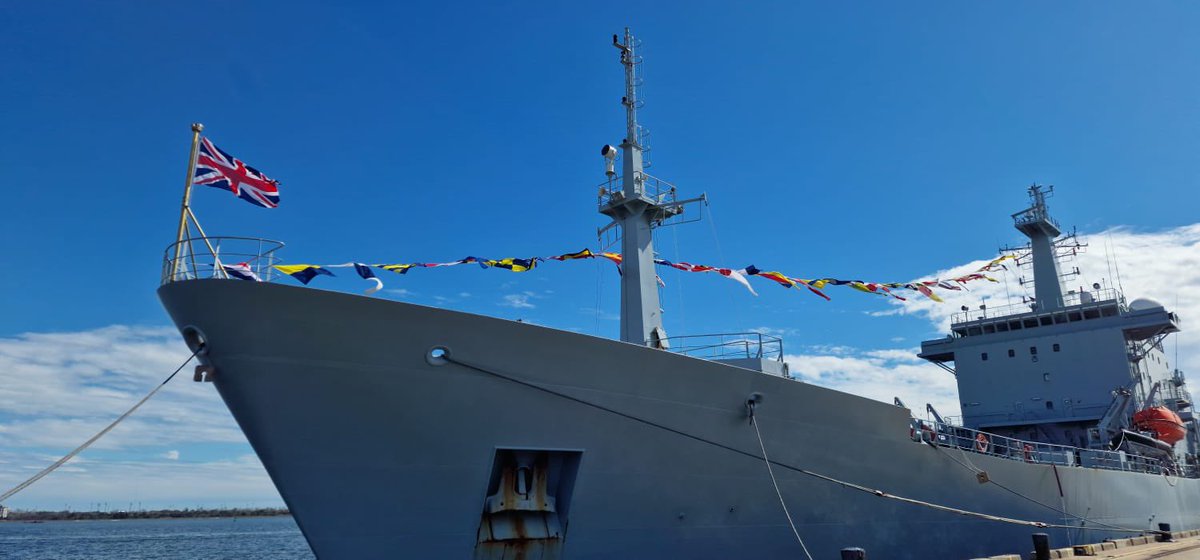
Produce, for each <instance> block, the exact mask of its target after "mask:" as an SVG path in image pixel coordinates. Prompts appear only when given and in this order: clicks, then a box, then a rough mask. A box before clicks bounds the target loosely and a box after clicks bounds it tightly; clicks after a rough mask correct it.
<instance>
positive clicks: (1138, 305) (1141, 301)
mask: <svg viewBox="0 0 1200 560" xmlns="http://www.w3.org/2000/svg"><path fill="white" fill-rule="evenodd" d="M1162 306H1163V304H1161V303H1158V302H1157V301H1154V300H1152V299H1150V298H1137V299H1135V300H1133V301H1131V302H1129V309H1130V310H1131V311H1145V310H1147V309H1162Z"/></svg>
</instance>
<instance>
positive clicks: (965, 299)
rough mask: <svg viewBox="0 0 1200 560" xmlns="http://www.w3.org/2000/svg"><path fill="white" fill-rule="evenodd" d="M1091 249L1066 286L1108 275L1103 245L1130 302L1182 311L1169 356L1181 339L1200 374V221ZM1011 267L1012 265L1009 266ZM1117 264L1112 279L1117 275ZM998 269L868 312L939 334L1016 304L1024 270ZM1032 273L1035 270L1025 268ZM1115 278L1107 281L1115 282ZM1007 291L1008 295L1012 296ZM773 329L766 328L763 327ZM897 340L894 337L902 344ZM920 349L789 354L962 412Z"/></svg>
mask: <svg viewBox="0 0 1200 560" xmlns="http://www.w3.org/2000/svg"><path fill="white" fill-rule="evenodd" d="M1090 242H1091V246H1090V247H1089V251H1088V252H1085V253H1082V254H1079V255H1077V257H1076V259H1075V260H1074V261H1073V262H1071V263H1070V264H1069V266H1072V267H1075V266H1077V267H1079V270H1080V272H1081V273H1082V274H1081V276H1080V277H1079V278H1076V279H1074V280H1072V281H1070V283H1069V285H1068V286H1067V287H1066V289H1067V290H1070V289H1078V288H1079V286H1091V284H1092V283H1093V282H1100V281H1101V278H1107V277H1108V276H1109V274H1108V269H1109V264H1108V260H1109V259H1108V258H1107V255H1106V250H1105V248H1106V246H1107V247H1108V251H1107V252H1108V253H1109V254H1111V256H1112V260H1113V261H1115V262H1116V263H1118V264H1119V271H1120V284H1121V285H1122V286H1123V288H1124V293H1125V295H1126V297H1127V298H1128V299H1129V300H1130V301H1132V300H1133V299H1136V298H1140V297H1149V298H1152V299H1155V300H1157V301H1159V302H1160V303H1162V304H1164V305H1165V306H1166V307H1167V308H1168V309H1170V310H1173V311H1175V312H1177V313H1178V314H1179V315H1180V317H1181V319H1182V321H1183V325H1184V327H1185V328H1184V330H1183V332H1181V333H1178V334H1175V335H1172V337H1173V338H1174V339H1175V340H1174V341H1168V343H1167V346H1166V348H1167V350H1168V355H1170V356H1172V360H1173V351H1174V349H1175V348H1174V346H1173V344H1175V343H1177V344H1178V350H1179V357H1180V360H1179V361H1180V364H1178V365H1179V366H1181V369H1183V370H1184V372H1185V373H1187V372H1188V371H1189V370H1190V371H1191V372H1193V374H1200V371H1197V370H1200V330H1196V329H1192V330H1189V329H1187V325H1188V324H1189V320H1191V321H1200V224H1194V225H1190V226H1184V227H1179V228H1174V229H1169V230H1164V231H1158V232H1137V231H1134V230H1131V229H1128V228H1115V229H1111V230H1107V231H1104V232H1101V233H1099V234H1095V235H1093V236H1091V239H1090ZM986 263H987V261H986V260H980V261H974V262H970V263H965V264H963V265H960V266H956V267H952V268H948V269H943V270H938V271H934V272H932V273H930V274H928V275H926V276H923V277H922V278H920V279H921V280H927V279H931V278H952V277H955V276H959V275H962V274H966V273H969V272H973V271H975V270H977V269H978V268H979V267H981V266H983V265H984V264H986ZM1010 269H1014V267H1012V266H1010ZM1116 270H1117V269H1116V268H1114V274H1113V276H1116V274H1115V272H1116ZM1004 274H1005V273H1004V272H1002V271H997V272H996V273H994V274H993V276H995V277H996V278H997V279H1001V280H1003V279H1007V286H1006V284H1005V282H1003V281H1001V282H999V283H991V282H986V281H978V282H970V283H969V284H968V286H969V287H970V291H961V292H955V291H947V290H939V291H938V293H939V295H941V296H942V297H943V299H945V300H946V301H945V303H937V302H934V301H932V300H929V299H926V298H924V297H921V296H919V295H917V294H915V293H914V294H913V295H912V297H909V298H908V301H905V302H901V301H899V300H895V299H891V300H889V301H890V302H891V303H892V304H893V305H895V306H896V307H895V308H893V309H889V310H886V311H879V312H873V313H870V315H873V316H880V317H882V316H890V315H912V316H916V317H920V318H923V319H926V320H927V321H929V322H930V324H931V325H932V326H933V327H934V328H935V329H936V330H937V331H939V332H949V330H950V321H951V316H952V315H953V314H954V313H957V312H959V311H960V310H959V308H960V306H963V305H966V306H968V307H970V308H972V309H975V308H977V307H978V305H979V303H980V302H981V301H986V302H987V305H988V307H989V309H995V308H997V307H999V306H1002V305H1005V304H1006V303H1009V302H1010V301H1011V302H1012V303H1016V304H1019V303H1020V296H1021V294H1023V293H1024V290H1023V288H1022V287H1021V285H1020V284H1019V283H1018V282H1017V278H1018V277H1019V276H1020V275H1021V272H1019V271H1017V270H1015V269H1014V270H1011V271H1010V272H1008V273H1007V274H1008V276H1007V278H1005V276H1004ZM1024 274H1025V276H1026V277H1027V278H1028V277H1030V276H1031V274H1030V273H1029V272H1028V271H1025V272H1024ZM1115 280H1116V279H1115V278H1113V279H1112V280H1107V279H1106V280H1105V281H1104V283H1105V284H1106V285H1113V284H1116V282H1115ZM1008 296H1011V298H1012V299H1011V300H1010V299H1009V297H1008ZM762 330H768V329H762ZM903 340H904V339H903V338H899V337H897V338H893V339H892V341H893V342H900V341H903ZM915 353H916V349H877V350H870V349H856V348H849V347H845V346H826V347H810V348H808V349H807V352H806V353H804V354H800V355H788V356H786V359H787V361H788V363H789V364H790V367H791V370H792V373H793V375H795V376H797V377H799V378H801V379H803V380H805V381H808V382H810V383H814V384H817V385H822V386H825V387H830V388H834V389H838V390H841V391H846V392H849V393H854V394H857V395H861V396H865V397H868V398H872V399H876V400H880V401H884V402H892V398H893V397H896V396H899V397H900V398H901V400H903V401H904V402H905V404H907V405H909V406H910V407H911V408H912V409H913V412H914V414H917V415H918V416H922V417H923V416H924V408H925V407H924V405H925V403H931V404H933V406H934V407H935V408H936V409H938V411H939V412H941V413H942V414H943V415H952V416H953V415H958V414H960V410H959V403H958V391H957V387H956V385H955V381H954V378H953V377H952V376H951V375H950V374H949V373H946V372H944V371H942V370H940V369H938V368H937V367H936V366H933V365H931V364H926V363H924V362H922V361H921V360H919V359H917V358H916V357H915Z"/></svg>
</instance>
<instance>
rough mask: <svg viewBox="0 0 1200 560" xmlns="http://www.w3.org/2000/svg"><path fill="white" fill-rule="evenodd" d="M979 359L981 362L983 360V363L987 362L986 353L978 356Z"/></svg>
mask: <svg viewBox="0 0 1200 560" xmlns="http://www.w3.org/2000/svg"><path fill="white" fill-rule="evenodd" d="M979 359H981V360H983V361H985V362H986V361H987V352H984V353H982V354H980V355H979Z"/></svg>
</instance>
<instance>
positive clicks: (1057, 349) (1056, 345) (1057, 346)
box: [1054, 343, 1062, 352]
mask: <svg viewBox="0 0 1200 560" xmlns="http://www.w3.org/2000/svg"><path fill="white" fill-rule="evenodd" d="M1059 350H1062V347H1060V346H1059V345H1058V343H1055V344H1054V351H1055V352H1058V351H1059Z"/></svg>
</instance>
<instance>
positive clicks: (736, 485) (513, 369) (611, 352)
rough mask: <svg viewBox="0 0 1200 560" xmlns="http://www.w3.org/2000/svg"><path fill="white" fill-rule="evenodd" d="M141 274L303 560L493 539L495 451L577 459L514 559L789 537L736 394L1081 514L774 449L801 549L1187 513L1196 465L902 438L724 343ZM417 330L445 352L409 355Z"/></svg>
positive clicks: (905, 471) (899, 411)
mask: <svg viewBox="0 0 1200 560" xmlns="http://www.w3.org/2000/svg"><path fill="white" fill-rule="evenodd" d="M159 295H160V298H161V299H162V301H163V303H164V306H165V307H166V309H167V311H168V313H169V314H170V315H171V317H172V319H173V320H174V322H175V324H176V325H177V326H178V327H179V328H180V329H181V330H184V329H197V330H198V332H201V333H203V336H204V337H205V339H206V342H207V348H206V354H205V355H204V356H203V360H204V362H205V363H206V364H208V365H210V366H211V368H212V371H213V374H212V378H213V380H214V385H215V386H216V389H217V390H218V392H219V393H220V395H221V397H222V398H223V399H224V401H225V403H226V405H227V406H228V407H229V410H230V411H231V412H232V414H233V416H234V418H235V419H236V421H237V422H238V424H239V426H240V427H241V429H242V430H243V432H245V434H246V437H247V439H248V440H249V442H250V444H251V445H252V446H253V448H254V450H255V452H256V453H257V454H258V456H259V458H260V459H261V460H262V463H263V465H264V466H265V467H266V469H267V472H268V473H269V475H270V476H271V479H272V480H273V482H274V483H275V485H276V487H277V488H278V489H279V492H280V494H281V495H282V497H283V499H284V500H285V501H286V503H287V505H288V507H289V508H290V509H291V510H292V512H293V514H294V516H295V518H296V521H297V523H298V524H299V525H300V527H301V530H302V531H303V532H304V535H305V537H306V538H307V539H308V542H309V544H310V545H311V547H312V548H313V551H314V552H315V553H316V554H317V556H318V557H319V558H322V559H339V558H482V557H487V558H500V557H504V556H505V554H509V555H510V556H512V554H511V553H512V552H513V549H505V550H508V552H497V551H496V549H495V548H494V543H493V544H484V545H481V544H479V541H480V538H479V535H480V525H481V515H482V514H483V511H484V504H485V499H486V498H487V494H488V488H489V479H491V478H492V477H493V462H494V460H495V458H496V456H497V455H496V450H497V449H535V450H565V452H569V453H572V454H574V456H577V457H578V458H579V459H578V466H577V471H576V472H574V473H573V476H574V484H573V487H572V488H571V492H570V510H569V514H566V515H565V520H564V527H563V529H564V530H565V532H564V534H563V535H562V538H561V539H559V540H558V541H556V543H557V544H555V546H554V547H553V548H545V549H542V548H537V547H534V548H533V549H530V550H532V552H530V551H529V550H517V551H516V552H517V553H522V554H525V556H523V557H528V558H537V557H550V556H553V557H561V558H571V559H592V558H594V559H599V558H714V559H716V558H722V559H724V558H737V557H748V556H751V555H753V556H754V557H757V558H767V559H770V558H789V559H790V558H797V557H801V554H800V552H799V545H798V544H797V543H796V541H795V538H794V537H793V535H792V531H791V529H790V528H789V527H788V524H787V520H786V518H785V516H784V514H783V511H782V510H781V508H780V505H779V499H778V497H777V495H776V491H775V488H774V486H773V485H772V483H771V479H770V477H769V476H768V472H767V469H766V465H765V464H764V462H763V460H762V459H761V458H757V459H756V458H754V457H753V456H759V455H760V454H761V453H760V451H759V442H758V439H757V438H756V436H755V431H754V428H753V427H752V426H751V425H750V424H749V423H748V421H747V414H746V410H747V409H746V399H747V398H748V397H749V396H750V395H751V394H753V393H760V394H761V395H763V397H764V398H763V402H762V403H761V404H760V405H759V406H758V407H757V412H756V414H757V418H758V426H759V428H760V429H761V431H762V435H763V439H764V444H765V447H766V449H767V452H768V454H769V455H770V456H771V459H772V460H774V461H777V462H778V463H780V464H783V465H789V466H794V467H798V468H802V469H805V470H807V471H811V472H815V473H820V474H823V475H827V476H831V477H835V478H837V479H840V480H844V481H847V482H852V483H856V484H861V485H863V486H868V487H871V488H878V489H881V490H884V491H886V492H889V493H891V494H895V495H900V496H906V497H910V498H915V499H919V500H924V501H928V502H931V503H937V504H943V505H947V506H952V507H956V508H962V509H965V510H972V511H978V512H984V513H988V514H992V515H997V516H1004V517H1010V518H1017V519H1027V520H1037V521H1044V522H1049V523H1066V524H1075V525H1078V524H1079V521H1078V520H1076V519H1066V520H1064V519H1063V517H1064V516H1063V515H1062V514H1060V513H1056V512H1054V511H1052V510H1051V509H1048V508H1047V507H1046V506H1044V505H1039V504H1037V503H1034V501H1038V502H1042V503H1043V504H1049V505H1051V506H1053V507H1057V508H1060V509H1061V508H1065V510H1066V511H1068V512H1070V513H1072V514H1075V515H1078V516H1083V517H1086V518H1087V519H1088V520H1089V521H1088V527H1087V528H1085V529H1074V530H1066V529H1049V530H1040V529H1035V528H1033V527H1029V526H1023V525H1013V524H1006V523H1000V522H995V521H989V520H984V519H979V518H974V517H968V516H963V515H957V514H953V513H948V512H945V511H938V510H935V509H931V508H927V507H923V506H919V505H914V504H909V503H904V502H901V501H897V500H890V499H887V498H881V497H877V496H875V495H872V494H869V493H864V492H861V491H858V490H853V489H848V488H845V487H842V486H840V485H837V484H833V483H830V482H828V481H826V480H822V479H819V478H816V477H813V476H811V475H807V474H803V473H800V472H797V471H796V470H791V469H787V468H781V467H776V469H775V471H776V476H777V478H778V484H779V490H780V492H781V494H782V496H783V498H784V499H785V500H786V502H787V504H788V507H789V508H790V510H791V512H792V516H793V518H794V521H795V523H796V528H797V530H798V532H799V534H800V535H801V537H803V538H804V540H805V543H806V544H807V546H808V549H809V550H810V551H811V552H812V554H813V557H814V558H832V557H837V555H838V551H839V550H840V549H842V548H845V547H852V546H857V547H862V548H864V549H866V550H867V551H868V553H869V555H870V557H871V558H876V559H880V558H882V559H889V558H896V559H916V558H922V559H927V558H974V557H979V556H987V555H992V554H1000V553H1010V552H1020V551H1025V550H1028V548H1029V546H1030V540H1029V535H1030V533H1032V532H1049V533H1051V535H1052V540H1053V542H1054V543H1055V545H1056V546H1067V545H1068V544H1069V543H1070V542H1074V543H1079V542H1095V541H1099V540H1102V539H1103V538H1106V537H1118V536H1126V535H1127V533H1121V532H1113V531H1108V530H1105V529H1103V528H1102V526H1100V525H1099V524H1107V525H1108V526H1120V527H1129V528H1138V529H1147V530H1149V529H1152V528H1156V527H1157V523H1160V522H1167V523H1171V524H1172V528H1173V529H1176V530H1178V529H1190V528H1195V527H1198V526H1200V484H1198V481H1197V480H1193V479H1174V478H1171V479H1168V478H1165V477H1163V476H1157V475H1148V474H1141V473H1131V472H1121V471H1109V470H1099V469H1090V468H1080V467H1061V466H1060V467H1052V466H1050V465H1041V464H1027V463H1024V462H1021V461H1013V460H1010V459H1006V458H1001V457H994V456H989V455H983V454H976V453H965V452H962V451H958V450H953V449H945V448H941V449H938V448H933V447H931V446H929V445H924V444H921V443H917V442H914V441H913V440H912V439H911V438H910V434H909V427H910V413H909V411H908V410H906V409H903V408H899V407H896V406H892V405H888V404H885V403H880V402H877V401H872V400H869V399H865V398H861V397H858V396H855V395H850V394H846V393H842V392H838V391H834V390H830V389H825V388H822V387H817V386H813V385H809V384H805V383H800V382H796V381H793V380H789V379H785V378H781V377H778V376H773V375H768V374H764V373H760V372H756V371H751V370H747V369H742V368H737V367H732V366H729V365H725V364H720V363H715V362H710V361H705V360H698V359H694V358H690V357H686V356H680V355H677V354H672V353H669V352H663V351H658V350H652V349H648V348H643V347H640V346H635V345H630V344H625V343H621V342H616V341H612V340H606V339H601V338H596V337H591V336H586V335H581V334H576V333H570V332H565V331H559V330H554V329H549V328H544V327H539V326H535V325H529V324H523V323H518V322H512V321H505V320H500V319H495V318H489V317H483V316H478V315H471V314H466V313H460V312H454V311H448V310H442V309H436V308H429V307H423V306H418V305H412V304H406V303H401V302H392V301H385V300H379V299H372V298H366V297H361V296H355V295H348V294H341V293H335V292H327V291H320V290H313V289H306V288H298V287H291V286H282V285H275V284H266V283H253V282H234V281H227V280H192V281H184V282H176V283H172V284H168V285H165V286H163V287H162V288H160V290H159ZM189 332H190V331H189ZM435 347H442V348H446V349H448V350H449V353H450V356H451V357H452V359H453V361H452V362H449V363H439V361H438V360H433V361H432V363H431V360H429V351H430V349H432V348H435ZM462 363H465V364H471V365H472V366H475V367H474V368H472V367H464V366H463V365H460V364H462ZM506 377H507V378H509V379H506ZM512 379H517V380H519V381H520V382H516V381H513V380H512ZM542 389H546V390H542ZM652 424H653V425H652ZM672 430H674V431H672ZM680 432H682V433H683V434H686V435H681V433H680ZM689 436H694V437H689ZM731 449H732V450H731ZM739 451H740V452H741V453H740V452H739ZM747 454H749V455H751V456H747ZM966 464H969V465H973V466H974V467H977V468H979V469H983V470H986V471H987V472H988V474H989V476H990V477H991V479H992V480H994V481H996V482H999V483H1001V484H1003V486H1004V487H1005V488H1007V489H1008V490H1006V489H1005V488H1001V487H1000V486H998V485H996V484H980V483H979V482H978V481H977V480H976V476H975V473H974V471H973V470H971V468H970V467H968V466H966ZM1009 490H1011V492H1010V491H1009ZM489 547H492V548H489ZM515 557H522V556H515Z"/></svg>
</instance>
